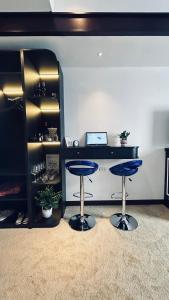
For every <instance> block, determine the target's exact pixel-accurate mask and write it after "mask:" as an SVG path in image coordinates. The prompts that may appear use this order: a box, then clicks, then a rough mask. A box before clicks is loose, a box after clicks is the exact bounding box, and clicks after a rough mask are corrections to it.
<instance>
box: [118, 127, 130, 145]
mask: <svg viewBox="0 0 169 300" xmlns="http://www.w3.org/2000/svg"><path fill="white" fill-rule="evenodd" d="M129 135H130V132H127V131H126V130H124V131H123V132H121V133H120V134H119V137H120V143H121V146H125V145H126V144H127V138H128V136H129Z"/></svg>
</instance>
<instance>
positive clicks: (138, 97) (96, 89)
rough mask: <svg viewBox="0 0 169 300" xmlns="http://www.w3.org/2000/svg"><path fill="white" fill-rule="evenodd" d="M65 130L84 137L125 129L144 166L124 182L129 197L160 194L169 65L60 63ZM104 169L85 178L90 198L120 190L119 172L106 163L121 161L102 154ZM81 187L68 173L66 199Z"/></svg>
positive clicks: (168, 132) (167, 137)
mask: <svg viewBox="0 0 169 300" xmlns="http://www.w3.org/2000/svg"><path fill="white" fill-rule="evenodd" d="M63 72H64V88H65V121H66V123H65V133H66V135H67V136H73V137H75V138H79V139H80V141H81V144H83V141H84V133H85V132H86V131H99V130H101V131H107V132H108V133H109V142H110V143H112V135H113V134H116V133H120V132H121V131H122V130H125V129H126V130H129V131H130V132H131V135H130V137H129V139H128V142H129V144H130V145H139V146H140V148H139V156H140V158H141V159H143V167H141V168H140V169H139V172H138V174H136V175H135V176H133V182H131V183H130V182H129V183H128V192H129V199H162V198H163V189H164V188H163V186H164V147H165V146H167V145H169V84H168V83H169V68H155V67H154V68H146V67H143V68H131V67H128V68H64V69H63ZM98 162H99V164H100V165H101V166H102V167H103V169H104V168H105V170H102V171H99V172H97V173H96V174H95V175H93V176H92V178H93V183H92V184H91V183H90V182H89V181H88V180H87V179H86V180H85V182H86V190H87V191H89V192H93V194H94V200H103V199H106V200H109V199H111V198H110V197H111V194H112V193H113V192H119V191H120V190H121V180H120V177H117V176H114V175H112V174H111V173H110V172H109V171H108V168H109V167H110V166H112V165H113V164H117V163H119V162H120V161H117V160H106V161H104V160H100V161H98ZM78 190H79V181H78V178H77V177H76V176H73V175H70V174H68V173H67V200H68V201H69V200H74V199H73V197H72V194H73V192H75V191H78Z"/></svg>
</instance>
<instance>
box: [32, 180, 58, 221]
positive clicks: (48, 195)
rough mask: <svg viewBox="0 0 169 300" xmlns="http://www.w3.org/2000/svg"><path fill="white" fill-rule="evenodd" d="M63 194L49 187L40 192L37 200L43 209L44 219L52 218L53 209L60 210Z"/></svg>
mask: <svg viewBox="0 0 169 300" xmlns="http://www.w3.org/2000/svg"><path fill="white" fill-rule="evenodd" d="M61 199H62V192H61V191H59V192H55V191H54V189H53V187H50V186H47V187H46V188H45V189H44V190H41V191H38V192H37V196H36V197H35V200H36V201H37V203H38V205H39V206H41V207H42V215H43V217H44V218H50V217H51V215H52V209H53V208H58V207H59V203H60V200H61Z"/></svg>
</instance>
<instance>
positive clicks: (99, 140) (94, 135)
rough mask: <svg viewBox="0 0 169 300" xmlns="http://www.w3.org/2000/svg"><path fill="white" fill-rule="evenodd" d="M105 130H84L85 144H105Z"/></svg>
mask: <svg viewBox="0 0 169 300" xmlns="http://www.w3.org/2000/svg"><path fill="white" fill-rule="evenodd" d="M107 143H108V141H107V132H86V146H92V145H93V146H94V145H107Z"/></svg>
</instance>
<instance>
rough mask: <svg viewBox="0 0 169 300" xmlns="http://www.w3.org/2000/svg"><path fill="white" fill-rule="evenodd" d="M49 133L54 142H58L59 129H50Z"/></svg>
mask: <svg viewBox="0 0 169 300" xmlns="http://www.w3.org/2000/svg"><path fill="white" fill-rule="evenodd" d="M48 131H49V137H50V138H51V140H52V141H57V140H58V136H57V128H48Z"/></svg>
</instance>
